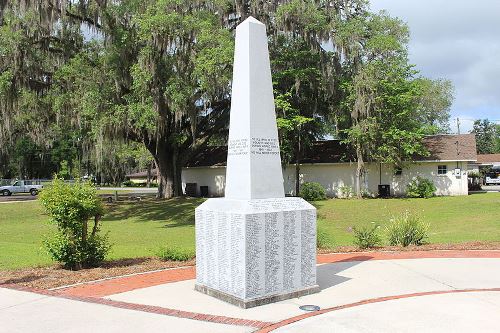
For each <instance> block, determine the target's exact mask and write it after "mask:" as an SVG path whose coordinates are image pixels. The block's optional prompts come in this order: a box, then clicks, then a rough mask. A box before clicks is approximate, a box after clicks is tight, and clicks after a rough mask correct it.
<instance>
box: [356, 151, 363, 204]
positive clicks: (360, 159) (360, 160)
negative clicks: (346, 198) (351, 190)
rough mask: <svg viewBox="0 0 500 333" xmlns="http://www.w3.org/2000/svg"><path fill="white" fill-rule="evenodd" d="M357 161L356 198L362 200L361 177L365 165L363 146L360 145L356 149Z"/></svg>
mask: <svg viewBox="0 0 500 333" xmlns="http://www.w3.org/2000/svg"><path fill="white" fill-rule="evenodd" d="M356 159H357V161H358V166H357V168H356V197H357V198H358V199H361V198H362V195H361V175H362V174H363V169H364V166H365V163H364V161H363V153H362V151H361V146H360V145H359V144H358V145H357V147H356Z"/></svg>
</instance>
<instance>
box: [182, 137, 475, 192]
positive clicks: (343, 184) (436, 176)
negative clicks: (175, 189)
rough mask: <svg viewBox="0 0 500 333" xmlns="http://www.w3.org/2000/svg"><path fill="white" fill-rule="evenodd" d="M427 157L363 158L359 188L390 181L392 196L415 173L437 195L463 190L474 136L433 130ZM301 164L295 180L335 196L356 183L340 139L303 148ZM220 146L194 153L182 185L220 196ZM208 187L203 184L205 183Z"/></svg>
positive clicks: (289, 185)
mask: <svg viewBox="0 0 500 333" xmlns="http://www.w3.org/2000/svg"><path fill="white" fill-rule="evenodd" d="M424 143H425V145H426V147H427V149H428V150H429V152H430V155H429V156H426V157H420V158H416V159H415V160H414V161H412V162H408V163H406V166H405V167H404V168H403V169H401V170H395V169H394V167H393V166H391V165H384V164H382V165H380V164H378V163H366V164H365V168H366V172H365V175H364V176H363V179H362V188H363V189H364V190H365V191H367V192H369V193H371V194H374V195H375V194H377V193H378V185H381V184H383V185H389V186H390V193H391V195H396V196H400V195H404V194H405V192H406V186H407V185H408V184H409V183H410V182H411V181H412V180H413V179H414V178H415V177H416V176H420V177H423V178H427V179H430V180H432V181H433V182H434V184H435V185H436V187H437V191H436V195H467V193H468V187H467V169H468V164H469V163H472V162H476V160H477V156H476V140H475V137H474V135H473V134H462V135H434V136H428V137H426V138H425V139H424ZM305 155H306V156H305V158H303V159H302V160H301V163H300V181H301V183H303V182H318V183H320V184H321V185H323V187H324V188H325V189H326V191H327V193H328V195H329V196H340V195H341V194H342V193H341V191H342V190H344V191H345V190H346V189H347V188H349V187H350V188H352V189H354V188H355V184H356V176H355V175H356V161H355V159H354V158H352V156H350V155H349V153H348V149H346V146H345V145H342V144H341V143H340V142H339V141H336V140H330V141H319V142H316V143H315V144H314V145H313V147H312V149H311V151H309V152H306V153H305ZM225 156H226V149H225V147H212V148H210V149H208V150H206V151H204V152H202V153H201V154H199V155H198V156H197V157H196V158H195V159H193V162H191V163H190V164H189V166H188V167H186V168H185V169H184V170H183V174H182V182H183V188H185V187H186V184H192V185H188V186H190V187H192V188H195V185H194V184H196V189H197V195H200V193H201V192H200V186H204V187H205V188H204V191H206V190H208V195H209V196H223V195H224V184H225ZM283 177H284V184H285V193H287V194H289V195H294V194H295V193H294V192H295V165H290V166H288V167H287V168H286V170H284V173H283ZM206 187H208V189H207V188H206Z"/></svg>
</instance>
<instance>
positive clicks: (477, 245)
mask: <svg viewBox="0 0 500 333" xmlns="http://www.w3.org/2000/svg"><path fill="white" fill-rule="evenodd" d="M436 250H463V251H466V250H500V242H466V243H460V244H426V245H421V246H414V245H410V246H407V247H400V246H382V247H377V248H374V249H368V250H361V249H359V248H357V247H355V246H338V247H335V248H333V249H319V250H318V253H321V254H326V253H335V252H336V253H349V252H370V251H372V252H380V251H399V252H404V251H436Z"/></svg>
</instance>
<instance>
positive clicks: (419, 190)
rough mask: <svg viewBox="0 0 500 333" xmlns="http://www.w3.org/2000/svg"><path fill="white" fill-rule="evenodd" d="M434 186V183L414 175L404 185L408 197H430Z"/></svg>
mask: <svg viewBox="0 0 500 333" xmlns="http://www.w3.org/2000/svg"><path fill="white" fill-rule="evenodd" d="M434 192H436V186H435V185H434V183H433V182H432V181H431V180H429V179H425V178H422V177H416V178H415V179H413V180H412V181H411V183H410V184H408V186H407V187H406V195H407V196H408V197H410V198H426V199H427V198H430V197H432V196H434Z"/></svg>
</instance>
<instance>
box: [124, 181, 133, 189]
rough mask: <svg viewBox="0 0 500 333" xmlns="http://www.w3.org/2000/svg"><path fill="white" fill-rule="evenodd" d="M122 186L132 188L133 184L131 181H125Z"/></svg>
mask: <svg viewBox="0 0 500 333" xmlns="http://www.w3.org/2000/svg"><path fill="white" fill-rule="evenodd" d="M122 186H125V187H131V186H134V183H133V182H132V181H131V180H126V181H124V182H123V183H122Z"/></svg>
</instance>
